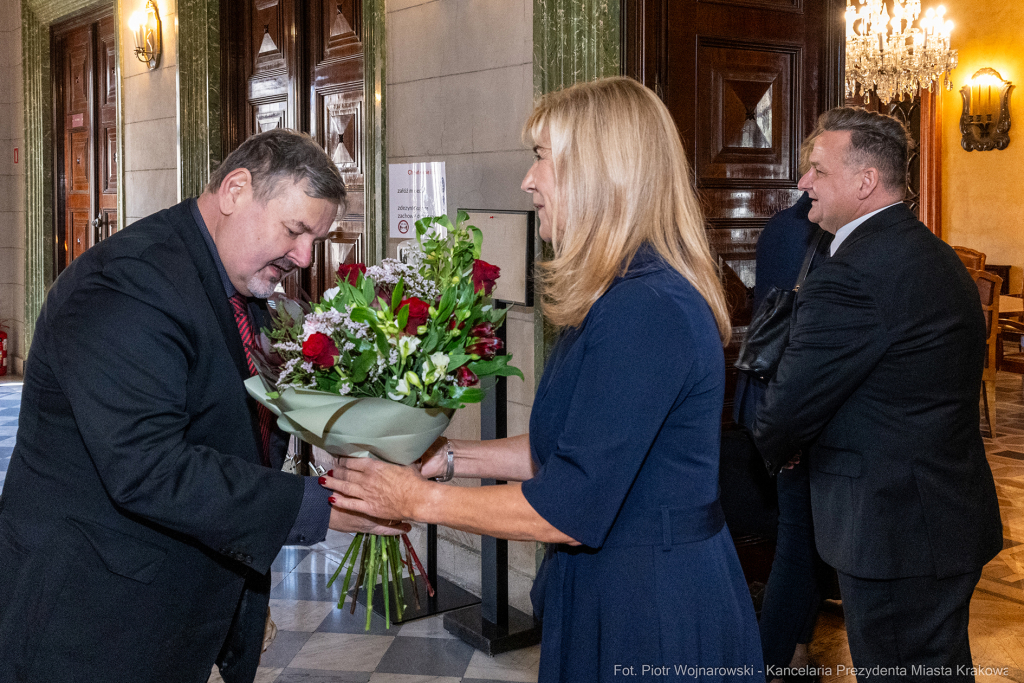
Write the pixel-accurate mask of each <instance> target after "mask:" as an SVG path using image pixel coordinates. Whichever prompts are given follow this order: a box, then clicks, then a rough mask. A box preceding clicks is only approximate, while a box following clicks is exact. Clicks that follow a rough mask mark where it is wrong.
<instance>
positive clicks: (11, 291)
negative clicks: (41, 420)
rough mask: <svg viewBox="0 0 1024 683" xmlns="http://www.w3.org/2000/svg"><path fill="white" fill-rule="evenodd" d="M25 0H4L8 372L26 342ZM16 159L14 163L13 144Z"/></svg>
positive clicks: (0, 62)
mask: <svg viewBox="0 0 1024 683" xmlns="http://www.w3.org/2000/svg"><path fill="white" fill-rule="evenodd" d="M21 64H22V57H21V3H20V2H19V1H18V0H0V326H2V327H3V329H4V330H5V331H6V332H7V334H8V354H9V358H10V361H9V365H8V373H9V374H21V373H22V366H23V364H24V357H25V355H26V353H27V351H28V349H26V348H24V346H25V117H24V108H25V94H24V88H23V76H22V70H21ZM15 149H17V150H18V163H17V164H15V163H14V150H15Z"/></svg>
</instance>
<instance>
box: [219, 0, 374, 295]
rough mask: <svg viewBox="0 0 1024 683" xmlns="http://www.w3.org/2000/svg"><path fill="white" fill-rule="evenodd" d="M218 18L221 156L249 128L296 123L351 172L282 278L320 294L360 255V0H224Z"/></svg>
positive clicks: (294, 126)
mask: <svg viewBox="0 0 1024 683" xmlns="http://www.w3.org/2000/svg"><path fill="white" fill-rule="evenodd" d="M240 4H241V5H243V7H239V5H240ZM221 16H222V25H221V30H222V34H223V35H224V41H223V43H222V49H223V53H222V74H223V77H222V84H223V88H224V92H225V99H224V102H225V118H224V121H223V124H224V130H225V137H224V150H223V152H224V155H225V156H226V155H227V154H228V153H229V152H230V151H231V150H232V149H234V148H235V147H237V146H238V145H240V144H241V143H242V141H243V140H244V139H245V138H246V137H248V136H249V135H252V134H254V133H257V132H262V131H266V130H271V129H273V128H291V129H293V130H298V131H301V132H304V133H308V134H310V135H311V136H312V137H313V139H315V140H316V141H317V142H319V143H320V145H321V146H323V148H324V149H325V150H326V152H327V153H328V154H329V155H330V156H331V158H332V159H334V162H335V163H336V164H337V166H338V169H339V170H340V171H341V173H342V176H343V178H344V179H345V187H346V189H347V190H348V196H349V203H348V207H347V209H346V211H345V212H344V214H339V215H338V217H337V219H336V220H335V223H334V225H333V226H332V228H331V232H330V236H329V238H328V240H327V242H326V243H325V244H322V245H319V246H318V247H317V248H316V249H315V251H314V254H313V263H312V265H311V266H310V267H309V268H308V269H306V270H305V271H304V272H301V273H298V274H296V275H292V276H290V277H289V278H288V279H287V280H286V282H285V288H286V290H287V291H288V292H289V293H290V294H292V295H294V294H296V293H297V291H298V287H301V288H302V289H303V290H305V291H306V292H308V293H309V294H310V295H312V296H314V297H319V296H320V294H322V293H323V291H324V290H325V289H327V288H329V287H332V286H334V273H335V271H336V270H337V268H338V265H340V264H341V263H344V262H353V261H357V260H358V261H362V260H364V255H363V253H362V245H363V237H362V235H363V230H364V209H363V206H364V199H363V187H364V182H363V125H362V122H363V120H364V118H363V116H364V113H363V111H364V110H363V45H362V41H361V31H362V2H361V0H343V1H342V2H338V1H337V0H245V1H244V3H238V2H233V1H229V0H223V2H222V6H221ZM239 19H241V21H239Z"/></svg>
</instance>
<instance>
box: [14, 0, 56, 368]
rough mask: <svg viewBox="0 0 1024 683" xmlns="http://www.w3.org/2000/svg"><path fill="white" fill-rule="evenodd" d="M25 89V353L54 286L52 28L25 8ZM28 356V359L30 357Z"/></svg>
mask: <svg viewBox="0 0 1024 683" xmlns="http://www.w3.org/2000/svg"><path fill="white" fill-rule="evenodd" d="M21 46H22V69H23V70H24V72H23V76H24V88H25V112H24V114H25V157H24V158H25V174H26V178H25V223H26V225H25V348H26V349H27V348H29V347H31V345H32V336H33V332H34V331H35V326H36V318H38V317H39V311H40V310H42V307H43V299H44V298H45V296H46V289H47V288H48V287H49V286H50V284H51V282H52V281H53V248H52V245H53V242H52V240H53V172H52V165H51V164H50V163H49V161H50V160H51V159H52V158H53V129H52V125H51V120H50V118H51V117H50V109H51V102H50V93H51V83H50V27H49V25H48V24H44V23H43V22H42V21H40V20H39V18H38V16H37V15H36V13H35V12H34V11H33V10H32V7H31V6H29V5H28V3H27V2H23V3H22V7H21ZM26 355H27V354H26Z"/></svg>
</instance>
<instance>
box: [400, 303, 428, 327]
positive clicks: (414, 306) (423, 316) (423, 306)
mask: <svg viewBox="0 0 1024 683" xmlns="http://www.w3.org/2000/svg"><path fill="white" fill-rule="evenodd" d="M403 306H409V321H408V322H407V323H406V324H405V330H404V332H405V333H406V334H416V328H417V327H419V326H420V325H426V324H427V319H428V318H429V317H430V311H429V309H430V305H429V304H427V302H426V301H423V300H422V299H417V298H416V297H414V296H411V297H409V298H408V299H402V303H400V304H398V310H399V311H401V310H402V307H403Z"/></svg>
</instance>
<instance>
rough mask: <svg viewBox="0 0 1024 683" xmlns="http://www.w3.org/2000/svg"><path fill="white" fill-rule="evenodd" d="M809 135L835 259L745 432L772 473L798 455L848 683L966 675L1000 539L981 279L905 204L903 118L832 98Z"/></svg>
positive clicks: (816, 197)
mask: <svg viewBox="0 0 1024 683" xmlns="http://www.w3.org/2000/svg"><path fill="white" fill-rule="evenodd" d="M816 134H817V137H816V139H815V143H814V150H813V151H812V153H811V158H810V161H811V169H810V171H808V172H807V174H805V175H804V176H803V178H802V179H801V181H800V184H799V187H800V189H802V190H805V191H806V192H807V193H808V195H809V196H810V198H811V201H812V206H811V210H810V212H809V214H808V218H809V219H810V220H811V221H813V222H815V223H818V225H820V226H821V227H822V228H823V229H825V230H827V231H828V232H831V233H833V234H834V235H835V238H834V239H833V241H832V244H831V246H830V251H831V258H829V259H828V260H826V261H825V262H824V263H822V264H821V265H819V266H818V267H817V268H816V269H815V270H814V271H813V272H812V273H811V274H810V275H809V276H808V278H807V280H806V281H805V282H804V285H803V287H802V288H801V290H800V293H799V295H798V297H797V302H796V309H795V312H794V319H793V328H792V333H791V337H790V343H789V346H788V347H787V349H786V352H785V355H784V356H783V359H782V362H781V364H780V365H779V369H778V372H777V374H776V376H775V378H774V380H773V381H772V382H771V384H770V385H769V387H768V390H767V392H766V394H765V396H764V398H763V400H762V403H761V405H760V406H759V409H758V412H757V419H756V422H755V426H754V438H755V441H756V443H757V446H758V449H759V450H760V452H761V453H762V455H763V456H764V457H765V458H766V460H768V461H769V462H770V466H772V467H778V466H779V465H781V464H782V462H783V461H785V460H786V459H788V458H789V457H790V456H791V454H792V453H794V452H798V451H803V452H804V453H805V456H804V457H805V459H806V461H807V463H808V466H809V467H810V478H811V499H812V510H813V519H814V529H815V541H816V543H817V547H818V552H819V553H820V555H821V557H822V559H824V560H825V561H826V562H828V563H829V564H831V565H832V566H833V567H835V568H836V569H837V570H838V572H839V584H840V590H841V592H842V597H843V608H844V612H845V615H846V627H847V633H848V636H849V641H850V653H851V655H852V657H853V664H854V666H855V667H857V668H858V669H862V670H860V671H858V680H865V679H866V678H867V676H868V675H870V676H871V680H872V681H876V680H887V679H888V680H907V679H918V680H929V679H930V680H934V679H936V678H939V679H942V680H974V676H973V673H972V672H971V670H970V667H971V652H970V645H969V643H968V638H967V622H968V613H969V604H970V598H971V594H972V592H973V590H974V586H975V585H976V584H977V582H978V580H979V578H980V576H981V568H982V566H983V565H984V564H985V563H986V562H987V561H988V560H990V559H991V558H992V557H994V556H995V555H996V553H998V552H999V550H1000V549H1001V548H1002V527H1001V524H1000V520H999V507H998V503H997V500H996V492H995V485H994V482H993V479H992V473H991V470H990V469H989V466H988V463H987V461H986V459H985V451H984V447H983V445H982V440H981V434H980V429H979V415H978V397H979V391H980V386H981V372H982V366H983V362H984V352H985V325H984V318H983V316H982V312H981V306H980V300H979V297H978V291H977V288H976V287H975V285H974V282H973V281H972V280H971V278H970V276H969V275H968V273H967V272H966V270H965V269H964V267H963V266H962V265H961V263H960V260H959V259H958V258H957V256H956V254H954V253H953V250H952V249H951V248H950V247H948V246H947V245H946V244H944V243H943V242H941V241H940V240H939V239H938V238H936V237H935V236H934V235H933V234H932V233H931V232H929V231H928V229H927V228H926V227H925V226H924V225H923V224H922V223H921V222H920V221H918V220H917V219H916V218H915V217H914V214H913V213H912V212H911V211H910V209H908V208H907V206H906V205H905V204H903V202H902V200H903V197H904V189H903V188H904V184H905V178H906V171H907V158H908V152H909V149H910V144H911V142H910V139H909V136H908V134H907V132H906V129H905V128H904V126H903V125H902V124H901V123H900V122H899V121H897V120H896V119H893V118H891V117H888V116H883V115H880V114H875V113H870V112H866V111H864V110H861V109H853V108H840V109H835V110H832V111H830V112H827V113H825V114H824V115H822V117H821V118H820V119H819V122H818V129H817V131H816ZM874 667H881V668H880V669H874V670H873V671H870V672H868V671H865V670H864V669H872V668H874Z"/></svg>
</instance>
